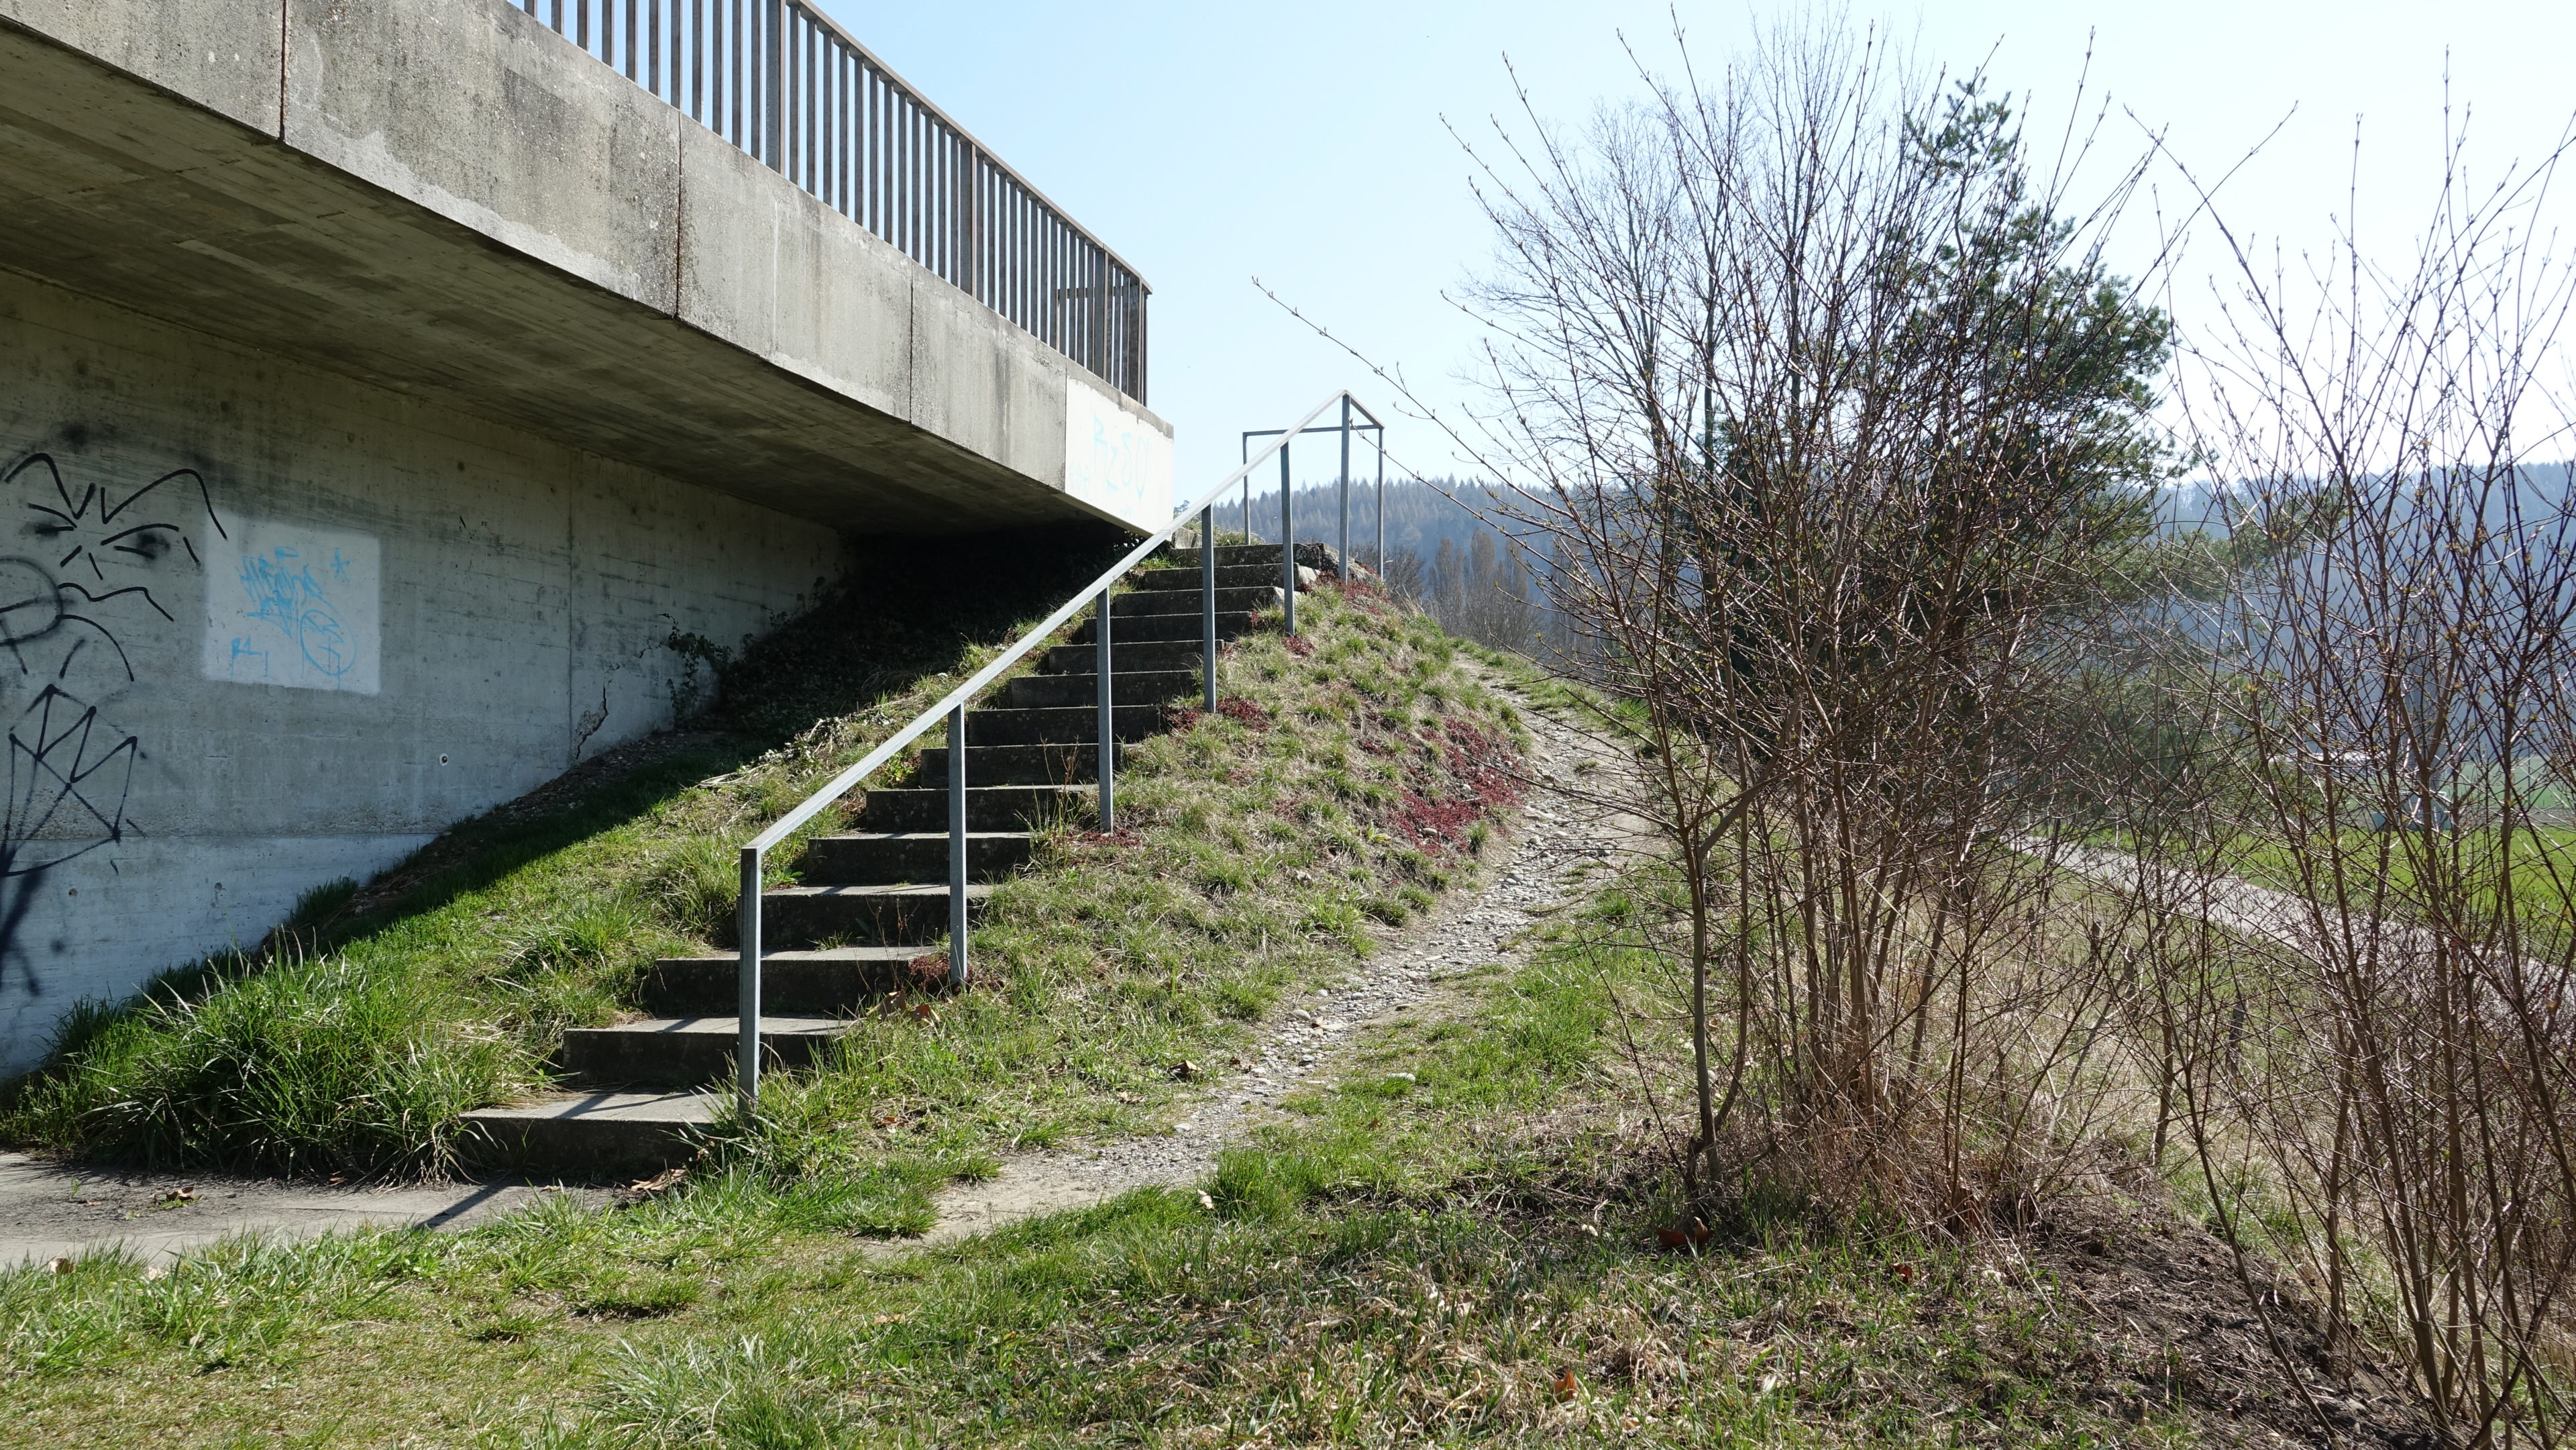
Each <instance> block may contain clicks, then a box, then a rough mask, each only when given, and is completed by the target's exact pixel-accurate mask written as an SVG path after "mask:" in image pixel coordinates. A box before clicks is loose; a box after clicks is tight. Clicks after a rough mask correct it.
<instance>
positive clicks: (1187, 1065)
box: [1172, 1058, 1200, 1082]
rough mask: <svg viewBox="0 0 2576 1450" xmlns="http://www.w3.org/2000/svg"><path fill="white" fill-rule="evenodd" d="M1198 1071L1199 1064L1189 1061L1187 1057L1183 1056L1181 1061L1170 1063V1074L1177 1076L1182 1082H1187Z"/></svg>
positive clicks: (1195, 1075) (1196, 1074) (1197, 1073)
mask: <svg viewBox="0 0 2576 1450" xmlns="http://www.w3.org/2000/svg"><path fill="white" fill-rule="evenodd" d="M1199 1071H1200V1069H1199V1065H1198V1064H1197V1063H1195V1062H1191V1061H1190V1060H1188V1059H1187V1058H1183V1059H1182V1060H1181V1061H1179V1062H1176V1063H1174V1064H1172V1076H1174V1077H1176V1078H1179V1079H1180V1080H1181V1081H1183V1082H1188V1081H1189V1080H1190V1079H1191V1078H1194V1077H1197V1076H1198V1075H1199Z"/></svg>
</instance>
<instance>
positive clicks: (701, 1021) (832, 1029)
mask: <svg viewBox="0 0 2576 1450" xmlns="http://www.w3.org/2000/svg"><path fill="white" fill-rule="evenodd" d="M739 1021H740V1019H739V1018H735V1017H639V1018H637V1019H636V1020H634V1021H632V1022H616V1023H611V1024H610V1025H608V1026H606V1027H567V1028H565V1029H564V1035H565V1036H567V1037H569V1036H571V1035H572V1034H574V1033H576V1032H581V1033H590V1034H593V1035H603V1034H606V1035H616V1036H622V1037H718V1038H722V1039H723V1040H724V1041H727V1042H731V1041H733V1040H734V1039H735V1038H736V1037H737V1036H739V1035H740V1029H739V1028H738V1027H737V1026H736V1025H735V1024H736V1023H737V1022H739ZM849 1026H850V1021H849V1019H848V1018H846V1017H768V1016H764V1017H762V1018H761V1019H760V1035H761V1036H763V1037H796V1036H805V1035H823V1036H828V1035H830V1034H832V1033H836V1032H845V1031H847V1030H849Z"/></svg>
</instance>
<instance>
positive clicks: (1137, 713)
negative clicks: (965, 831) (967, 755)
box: [966, 704, 1164, 783]
mask: <svg viewBox="0 0 2576 1450" xmlns="http://www.w3.org/2000/svg"><path fill="white" fill-rule="evenodd" d="M1109 717H1110V718H1109V730H1110V734H1111V735H1112V736H1113V737H1114V738H1116V739H1119V740H1143V739H1146V738H1148V737H1150V736H1155V735H1160V734H1162V733H1163V729H1164V726H1163V707H1162V706H1160V705H1119V704H1112V705H1111V706H1110V707H1109ZM1099 735H1100V710H1099V707H1097V706H1094V705H1054V706H1042V707H1038V708H1034V709H1026V710H1013V709H999V710H990V709H988V710H970V711H968V712H967V715H966V744H967V747H968V748H969V749H972V748H973V747H975V746H978V745H1050V744H1057V743H1065V744H1071V743H1073V742H1076V741H1083V740H1095V739H1098V738H1099ZM969 781H970V783H971V781H972V777H969Z"/></svg>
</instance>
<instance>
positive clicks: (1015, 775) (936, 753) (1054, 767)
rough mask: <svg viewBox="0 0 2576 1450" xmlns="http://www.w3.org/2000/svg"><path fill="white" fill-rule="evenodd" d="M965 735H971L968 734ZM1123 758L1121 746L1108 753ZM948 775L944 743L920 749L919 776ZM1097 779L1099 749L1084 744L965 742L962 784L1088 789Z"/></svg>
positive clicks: (1118, 759) (942, 777)
mask: <svg viewBox="0 0 2576 1450" xmlns="http://www.w3.org/2000/svg"><path fill="white" fill-rule="evenodd" d="M968 738H970V739H971V738H973V737H972V736H971V735H970V736H969V737H968ZM1126 758H1127V750H1126V747H1125V746H1123V745H1122V746H1120V747H1119V748H1118V753H1117V754H1116V755H1115V756H1113V757H1111V759H1112V763H1117V762H1121V761H1124V760H1125V759H1126ZM947 778H948V747H947V746H945V745H934V746H932V747H930V748H929V749H928V750H925V751H923V752H921V779H923V780H946V779H947ZM1099 779H1100V758H1099V752H1098V750H1097V749H1095V748H1094V747H1093V746H1091V745H1088V744H1080V745H1074V744H1059V745H969V746H967V747H966V788H967V789H968V790H973V789H974V788H975V787H976V786H978V785H1066V786H1069V785H1073V784H1074V783H1076V782H1080V783H1081V786H1082V789H1084V790H1090V789H1092V788H1093V786H1092V783H1093V782H1096V781H1098V780H1099Z"/></svg>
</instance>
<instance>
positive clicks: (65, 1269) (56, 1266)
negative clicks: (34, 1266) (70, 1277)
mask: <svg viewBox="0 0 2576 1450" xmlns="http://www.w3.org/2000/svg"><path fill="white" fill-rule="evenodd" d="M45 1271H46V1272H47V1273H51V1274H68V1273H70V1272H71V1271H72V1261H71V1260H69V1259H47V1260H45Z"/></svg>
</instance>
